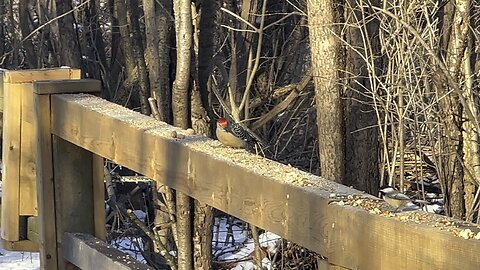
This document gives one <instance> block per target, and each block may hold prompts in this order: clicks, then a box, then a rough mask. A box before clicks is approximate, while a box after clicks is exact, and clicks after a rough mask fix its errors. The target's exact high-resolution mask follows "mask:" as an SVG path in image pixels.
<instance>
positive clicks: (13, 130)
mask: <svg viewBox="0 0 480 270" xmlns="http://www.w3.org/2000/svg"><path fill="white" fill-rule="evenodd" d="M22 93H23V91H22V90H21V86H20V85H16V84H4V99H5V105H6V108H5V111H4V113H3V153H2V155H3V156H2V161H3V162H2V172H3V173H2V189H3V191H2V217H1V219H2V228H1V234H2V239H4V240H7V241H19V240H20V231H19V226H20V223H19V198H20V151H21V149H20V147H21V145H20V125H21V119H22V118H21V114H22V110H21V105H22Z"/></svg>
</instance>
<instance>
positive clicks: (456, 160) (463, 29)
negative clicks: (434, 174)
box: [436, 0, 471, 218]
mask: <svg viewBox="0 0 480 270" xmlns="http://www.w3.org/2000/svg"><path fill="white" fill-rule="evenodd" d="M470 5H471V1H470V0H456V1H455V4H454V6H455V11H454V15H453V21H452V24H451V25H452V30H451V35H450V40H449V43H448V50H447V58H446V62H447V63H446V64H447V67H448V72H449V73H450V75H451V77H452V78H454V80H456V82H455V83H457V84H460V81H461V80H460V78H459V76H460V66H461V63H462V59H463V57H464V52H465V48H466V41H467V36H468V35H467V33H468V31H469V24H470ZM436 82H437V83H436V84H437V88H438V89H439V90H440V95H446V98H444V99H442V100H440V102H439V104H440V113H441V119H442V120H443V124H444V127H443V129H442V141H441V143H440V146H441V150H442V151H443V152H444V153H445V154H443V155H441V157H440V160H441V166H442V172H443V175H441V177H442V178H443V181H444V183H445V184H446V187H447V194H446V195H447V199H448V200H447V212H448V214H449V215H451V216H452V217H454V218H462V217H464V215H465V205H464V197H463V192H464V171H463V164H462V163H463V158H464V150H463V136H462V122H463V119H462V113H463V107H462V105H461V103H460V100H459V98H458V95H457V94H456V93H449V91H448V90H449V89H448V88H447V87H446V85H445V84H444V83H442V79H437V80H436ZM447 93H448V94H447Z"/></svg>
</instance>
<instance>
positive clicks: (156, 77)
mask: <svg viewBox="0 0 480 270" xmlns="http://www.w3.org/2000/svg"><path fill="white" fill-rule="evenodd" d="M143 10H144V13H145V37H146V43H147V44H146V45H147V46H146V50H145V58H146V59H145V60H146V62H147V67H148V74H149V79H150V93H151V94H150V95H151V96H152V97H155V99H156V101H157V104H156V105H157V108H158V113H159V120H160V121H165V120H166V117H165V113H166V111H165V94H164V93H162V89H161V72H162V70H161V67H160V65H159V64H158V63H159V62H160V56H159V48H158V46H159V35H158V32H159V31H158V28H157V21H156V20H157V15H156V13H157V11H156V10H157V9H156V4H155V0H144V1H143ZM158 12H159V13H160V11H158ZM167 70H168V69H167Z"/></svg>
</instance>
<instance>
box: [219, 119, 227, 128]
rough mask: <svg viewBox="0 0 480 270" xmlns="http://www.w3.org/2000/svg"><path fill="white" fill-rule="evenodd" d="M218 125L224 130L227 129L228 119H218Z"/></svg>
mask: <svg viewBox="0 0 480 270" xmlns="http://www.w3.org/2000/svg"><path fill="white" fill-rule="evenodd" d="M217 125H219V126H220V127H222V128H226V127H227V126H228V121H227V119H226V118H224V117H220V118H218V120H217Z"/></svg>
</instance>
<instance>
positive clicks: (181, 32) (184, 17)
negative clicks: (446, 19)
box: [172, 0, 193, 270]
mask: <svg viewBox="0 0 480 270" xmlns="http://www.w3.org/2000/svg"><path fill="white" fill-rule="evenodd" d="M173 9H174V14H175V32H176V41H177V66H176V76H175V82H174V84H173V91H172V109H173V123H174V125H175V126H177V127H181V128H183V129H186V128H188V127H189V118H190V114H189V86H190V67H191V53H192V35H193V33H192V16H191V1H190V0H175V1H174V2H173ZM191 209H192V201H191V199H190V197H188V196H187V195H185V194H183V193H181V192H177V234H178V268H179V269H183V270H192V269H193V250H192V249H193V246H192V223H193V222H192V216H191V214H192V213H191Z"/></svg>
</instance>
